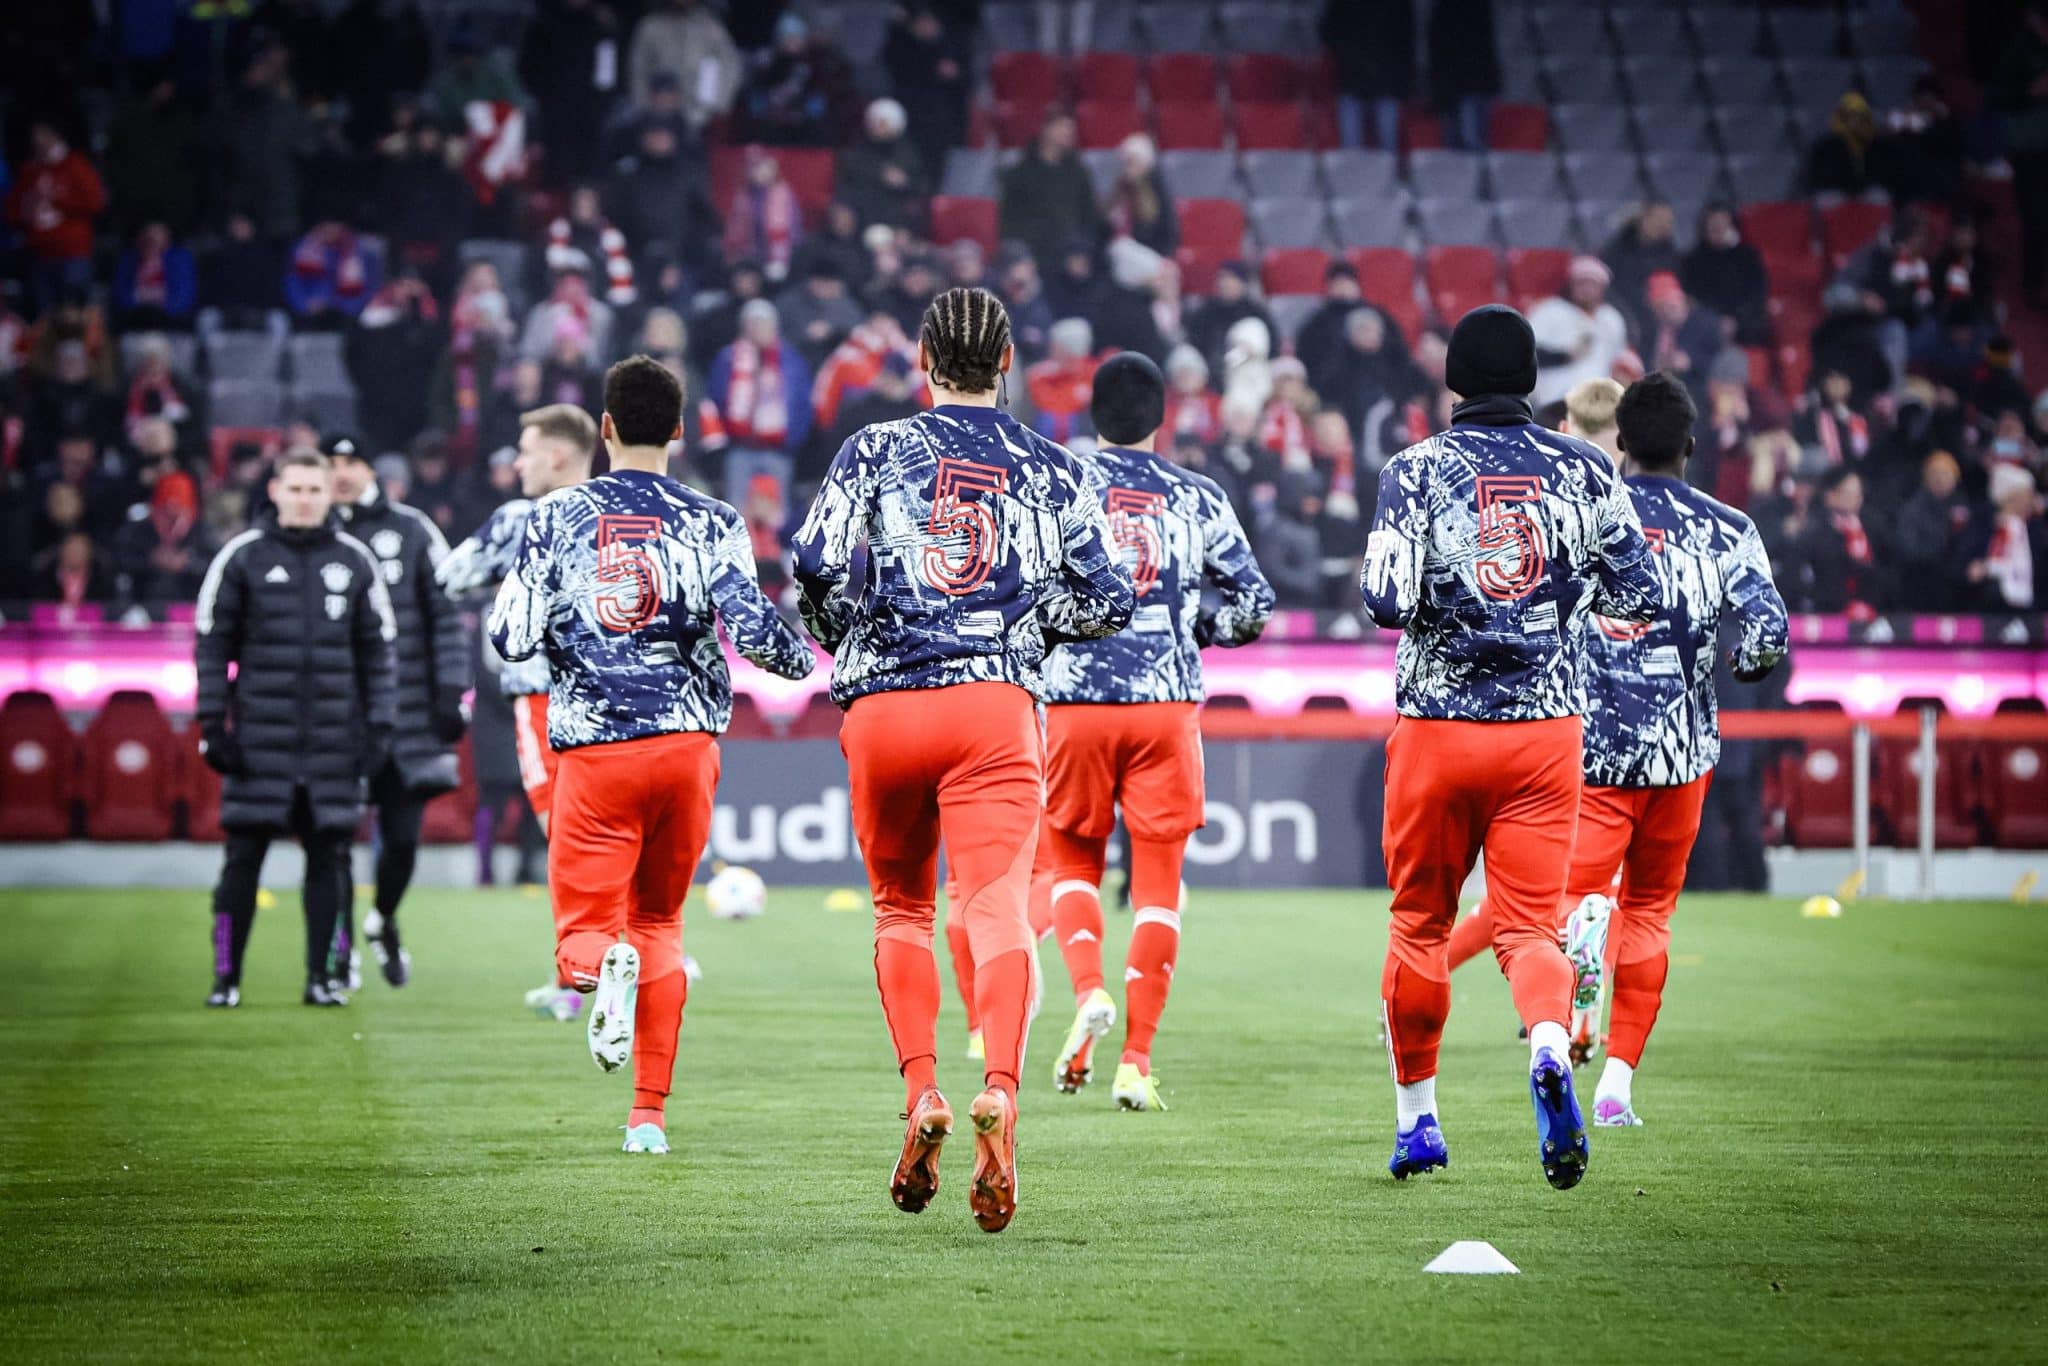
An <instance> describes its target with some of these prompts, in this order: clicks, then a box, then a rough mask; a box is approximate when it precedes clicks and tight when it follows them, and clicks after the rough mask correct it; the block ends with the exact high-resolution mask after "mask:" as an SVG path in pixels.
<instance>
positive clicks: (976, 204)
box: [932, 194, 996, 253]
mask: <svg viewBox="0 0 2048 1366" xmlns="http://www.w3.org/2000/svg"><path fill="white" fill-rule="evenodd" d="M963 238H965V239H967V240H969V241H973V242H979V243H981V249H982V250H983V251H986V252H990V253H993V252H994V251H995V249H996V201H995V200H993V199H978V198H972V197H969V196H967V195H954V194H941V195H933V196H932V241H934V242H936V243H938V244H939V245H940V246H942V247H943V246H948V245H950V244H952V243H954V242H958V241H960V240H961V239H963Z"/></svg>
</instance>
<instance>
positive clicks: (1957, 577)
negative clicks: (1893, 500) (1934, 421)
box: [1892, 450, 1980, 612]
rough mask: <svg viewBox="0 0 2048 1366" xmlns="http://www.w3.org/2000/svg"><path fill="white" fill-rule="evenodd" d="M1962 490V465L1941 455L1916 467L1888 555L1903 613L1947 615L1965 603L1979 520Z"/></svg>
mask: <svg viewBox="0 0 2048 1366" xmlns="http://www.w3.org/2000/svg"><path fill="white" fill-rule="evenodd" d="M1979 520H1980V519H1979V517H1978V515H1977V511H1976V509H1975V508H1973V507H1972V506H1971V503H1970V499H1969V496H1968V495H1967V494H1966V493H1964V491H1963V488H1962V467H1961V466H1960V465H1959V464H1957V463H1956V458H1955V457H1954V456H1953V455H1950V454H1949V453H1948V452H1947V451H1939V450H1938V451H1934V452H1931V453H1930V454H1929V455H1928V457H1927V458H1926V459H1925V460H1924V461H1922V462H1921V464H1920V486H1919V487H1918V488H1917V489H1915V490H1914V491H1913V496H1912V497H1910V498H1908V499H1907V500H1906V501H1905V503H1904V504H1903V505H1901V506H1900V508H1899V515H1898V518H1897V519H1896V521H1895V522H1894V524H1893V530H1892V554H1893V559H1894V561H1895V563H1896V564H1897V565H1898V571H1899V606H1900V607H1901V608H1902V609H1904V610H1905V611H1908V612H1948V611H1954V610H1955V608H1956V606H1957V605H1958V604H1959V603H1961V602H1963V601H1965V600H1966V599H1967V598H1968V596H1969V594H1968V592H1967V591H1966V590H1967V588H1968V584H1967V581H1966V579H1965V578H1964V576H1963V574H1962V573H1960V572H1959V569H1960V568H1962V567H1965V566H1966V563H1967V560H1968V552H1967V549H1966V547H1967V546H1968V544H1969V536H1970V533H1971V532H1972V530H1973V529H1974V525H1975V524H1976V523H1977V522H1978V521H1979Z"/></svg>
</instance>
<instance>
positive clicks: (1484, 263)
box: [1422, 246, 1500, 323]
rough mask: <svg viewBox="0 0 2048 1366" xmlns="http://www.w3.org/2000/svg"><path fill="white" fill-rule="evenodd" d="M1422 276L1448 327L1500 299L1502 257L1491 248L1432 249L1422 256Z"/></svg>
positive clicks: (1438, 311)
mask: <svg viewBox="0 0 2048 1366" xmlns="http://www.w3.org/2000/svg"><path fill="white" fill-rule="evenodd" d="M1422 276H1423V280H1424V282H1425V283H1426V284H1427V285H1428V286H1429V297H1430V298H1431V299H1432V300H1434V301H1435V303H1436V311H1437V316H1438V317H1439V318H1440V319H1442V320H1443V321H1444V322H1446V323H1455V322H1457V321H1458V319H1460V318H1462V317H1464V316H1465V314H1466V313H1468V312H1470V311H1471V310H1472V309H1475V308H1477V307H1479V306H1480V305H1481V304H1490V303H1495V302H1497V301H1498V300H1499V298H1500V279H1499V276H1500V256H1499V254H1498V253H1497V252H1495V251H1494V249H1493V248H1492V247H1471V246H1464V247H1431V248H1430V249H1429V250H1428V251H1426V252H1425V253H1423V257H1422Z"/></svg>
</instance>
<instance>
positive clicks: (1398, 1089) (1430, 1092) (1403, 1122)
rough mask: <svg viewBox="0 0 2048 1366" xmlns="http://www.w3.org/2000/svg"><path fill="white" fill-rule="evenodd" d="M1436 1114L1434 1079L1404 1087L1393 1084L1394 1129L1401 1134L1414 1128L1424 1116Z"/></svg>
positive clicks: (1426, 1079)
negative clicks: (1416, 1122)
mask: <svg viewBox="0 0 2048 1366" xmlns="http://www.w3.org/2000/svg"><path fill="white" fill-rule="evenodd" d="M1435 1113H1436V1078H1435V1077H1425V1078H1423V1079H1422V1080H1421V1081H1412V1082H1409V1083H1408V1084H1407V1085H1406V1086H1403V1085H1402V1084H1401V1083H1399V1082H1396V1083H1394V1115H1395V1121H1396V1122H1395V1127H1396V1128H1398V1129H1399V1130H1400V1131H1401V1132H1402V1133H1406V1132H1408V1130H1410V1129H1412V1128H1414V1127H1415V1121H1416V1120H1418V1119H1421V1118H1422V1117H1423V1116H1424V1115H1434V1114H1435Z"/></svg>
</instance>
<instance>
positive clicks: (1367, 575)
mask: <svg viewBox="0 0 2048 1366" xmlns="http://www.w3.org/2000/svg"><path fill="white" fill-rule="evenodd" d="M1425 474H1426V467H1425V466H1424V465H1423V464H1422V462H1421V461H1419V460H1417V459H1416V458H1415V457H1414V456H1413V455H1412V454H1411V453H1410V452H1408V451H1403V452H1401V453H1400V454H1399V455H1396V456H1395V457H1394V458H1393V459H1392V460H1389V461H1388V462H1387V464H1386V468H1384V469H1382V470H1381V471H1380V487H1379V508H1378V510H1377V511H1376V512H1374V514H1373V519H1372V531H1371V532H1370V533H1369V534H1368V535H1367V536H1366V538H1365V566H1364V568H1363V569H1362V570H1361V571H1360V573H1359V582H1358V587H1359V592H1360V594H1361V595H1362V596H1363V597H1364V599H1365V610H1366V612H1367V613H1368V614H1370V615H1371V617H1372V619H1373V623H1374V624H1375V625H1377V626H1380V627H1382V628H1384V629H1386V630H1389V631H1398V630H1403V629H1405V628H1406V627H1407V625H1408V623H1409V622H1410V621H1411V620H1413V619H1414V617H1415V609H1416V607H1417V606H1418V605H1419V604H1420V603H1421V601H1422V562H1423V555H1424V552H1425V551H1427V550H1428V548H1429V521H1430V518H1429V490H1428V487H1427V480H1426V478H1425ZM1636 539H1637V541H1638V542H1640V541H1641V540H1642V533H1641V532H1640V531H1638V532H1637V533H1636Z"/></svg>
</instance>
